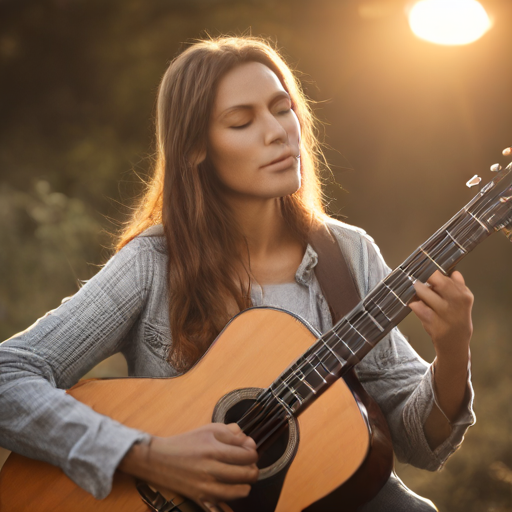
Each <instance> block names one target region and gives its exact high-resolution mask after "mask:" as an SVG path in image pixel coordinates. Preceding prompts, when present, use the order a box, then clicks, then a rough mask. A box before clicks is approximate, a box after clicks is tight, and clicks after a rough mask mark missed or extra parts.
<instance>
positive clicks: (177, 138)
mask: <svg viewBox="0 0 512 512" xmlns="http://www.w3.org/2000/svg"><path fill="white" fill-rule="evenodd" d="M252 61H256V62H261V63H262V64H265V65H266V66H267V67H269V68H270V69H271V70H272V71H273V72H274V73H275V74H276V75H277V77H278V78H279V80H280V81H281V83H282V85H283V87H284V88H285V89H286V91H287V92H288V93H289V94H290V97H291V99H292V108H293V110H294V111H295V113H296V115H297V117H298V119H299V123H300V126H301V147H300V155H301V176H302V185H301V188H300V189H299V190H298V191H297V192H295V193H294V194H292V195H289V196H286V197H283V198H281V208H282V212H283V216H284V218H285V220H286V222H287V224H288V226H289V228H290V230H291V231H292V232H293V234H294V236H295V237H297V238H298V239H299V240H301V241H303V242H305V241H306V240H307V235H308V231H309V228H310V226H311V224H312V222H315V221H316V220H321V219H323V218H324V216H325V212H324V209H323V205H322V195H321V185H320V180H319V172H318V171H319V169H318V165H319V161H320V158H319V157H322V158H323V156H322V153H321V150H320V147H319V144H318V139H317V137H316V130H315V123H314V116H313V114H312V112H311V109H310V106H309V104H308V101H307V100H306V98H305V96H304V94H303V92H302V90H301V87H300V85H299V82H298V80H297V79H296V78H295V77H294V75H293V74H292V72H291V71H290V69H289V67H288V66H287V65H286V63H285V62H284V60H283V59H282V58H281V57H280V55H279V54H278V52H277V51H276V50H274V49H273V48H272V46H271V45H270V44H269V43H268V42H266V41H265V40H263V39H261V38H256V37H219V38H216V39H210V40H204V41H200V42H197V43H195V44H193V45H192V46H190V47H188V48H187V49H186V50H185V51H184V52H183V53H181V54H180V55H179V56H178V57H176V58H175V59H174V60H173V61H172V62H171V64H170V65H169V68H168V69H167V71H166V73H165V74H164V76H163V78H162V81H161V83H160V87H159V90H158V100H157V123H156V137H157V159H156V164H155V169H154V175H153V177H152V179H151V181H150V182H149V184H148V186H147V190H146V192H145V194H144V195H143V197H142V200H141V201H140V203H139V205H138V207H137V208H136V209H135V211H134V213H133V215H132V217H131V220H130V221H129V223H128V224H127V225H126V227H125V228H124V230H123V231H122V233H121V234H120V237H119V240H118V243H117V250H119V249H121V248H122V247H123V246H124V245H126V244H127V243H128V242H129V241H130V240H132V239H133V238H134V237H136V236H137V235H138V234H140V233H141V232H142V231H144V230H145V229H146V228H148V227H150V226H152V225H154V224H158V223H162V224H163V227H164V233H165V238H166V243H167V250H168V258H169V259H168V279H169V320H170V328H171V332H172V337H173V343H172V347H171V352H170V354H169V360H170V362H171V363H172V364H173V365H174V366H175V367H176V368H177V369H179V370H185V369H187V368H190V366H191V365H192V364H193V363H194V362H195V361H196V360H197V359H198V358H199V357H200V356H201V355H202V354H203V353H204V352H205V351H206V350H207V348H208V347H209V346H210V344H211V343H212V341H213V340H214V339H215V337H216V336H217V335H218V333H219V332H220V331H221V330H222V328H223V327H224V325H225V324H226V322H227V321H228V320H229V318H230V316H232V314H233V313H234V312H238V311H241V310H243V309H245V308H247V307H250V306H251V298H250V269H245V272H246V273H247V277H249V280H248V281H247V280H245V282H249V285H248V286H247V285H246V286H244V284H243V282H244V280H243V279H242V276H240V274H239V270H238V269H240V262H241V252H240V251H241V250H240V247H243V246H244V243H243V242H244V238H243V236H242V234H241V232H240V229H239V228H238V225H237V223H236V220H235V218H234V217H233V215H232V213H231V211H230V209H229V208H228V207H227V206H226V204H224V203H223V201H222V196H221V194H219V182H218V180H217V177H216V173H215V172H214V169H213V168H212V165H211V164H210V162H209V159H208V154H207V133H208V124H209V117H210V113H211V111H212V106H213V102H214V99H215V94H216V86H217V84H218V82H219V80H220V79H221V78H222V77H223V76H224V75H225V74H226V73H227V72H228V71H229V70H231V69H233V68H234V67H235V66H238V65H240V64H242V63H245V62H252ZM200 154H206V158H205V159H204V160H203V161H201V162H200V163H197V162H198V158H197V155H200ZM228 304H230V306H229V307H228Z"/></svg>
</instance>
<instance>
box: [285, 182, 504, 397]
mask: <svg viewBox="0 0 512 512" xmlns="http://www.w3.org/2000/svg"><path fill="white" fill-rule="evenodd" d="M500 194H503V192H501V193H500V192H498V193H496V194H493V195H492V196H489V197H486V196H485V195H484V196H481V197H480V198H478V200H479V199H482V198H484V199H486V200H483V201H481V202H480V204H479V202H478V200H477V201H475V205H476V208H475V210H473V212H470V211H469V208H468V209H466V208H463V209H462V210H460V211H459V212H458V214H456V215H455V217H454V219H455V222H454V224H453V226H448V225H449V223H450V222H451V220H450V221H448V223H447V225H445V226H448V228H449V227H451V228H452V231H449V230H448V228H446V229H443V228H444V226H443V228H441V229H440V230H438V231H437V232H436V233H434V235H433V236H432V237H431V238H430V239H429V240H427V242H425V243H424V244H423V245H422V246H420V248H421V247H424V248H425V249H427V251H428V250H429V247H427V244H428V243H429V242H430V241H434V240H435V238H436V237H438V236H440V235H442V234H443V233H446V234H448V235H449V237H450V238H453V239H452V240H447V239H446V236H444V237H443V238H442V241H441V243H438V244H435V245H434V246H433V247H432V249H431V250H430V251H428V252H429V254H430V255H432V258H434V259H435V256H434V252H435V251H437V253H438V254H442V253H443V251H445V250H447V249H448V250H450V249H456V250H461V248H462V244H463V242H462V244H460V245H459V243H458V242H459V240H458V239H459V237H460V235H463V236H462V238H465V239H466V240H467V239H468V238H469V236H468V233H469V232H471V230H472V229H473V230H474V228H475V227H476V228H477V229H479V228H480V227H481V226H480V225H479V221H480V220H481V217H484V216H485V214H486V213H487V212H489V210H490V209H491V208H492V207H493V206H492V204H491V206H489V204H490V203H492V202H493V200H494V202H496V201H495V200H496V196H497V195H500ZM469 204H470V205H471V203H469ZM471 206H473V205H471ZM482 210H485V212H484V214H482ZM463 212H464V213H466V215H463V216H462V219H457V217H458V216H459V215H461V214H463ZM471 213H473V215H474V216H475V217H476V219H475V218H472V216H471ZM477 223H478V224H477ZM443 242H444V245H443ZM456 246H459V247H458V248H457V247H456ZM417 251H418V249H417V250H416V251H415V252H416V253H417ZM416 255H417V254H416ZM464 255H465V252H464V251H463V254H462V255H461V257H463V256H464ZM413 256H415V254H414V253H413V255H411V257H413ZM413 259H414V258H413ZM425 263H427V267H428V259H427V258H424V259H422V260H420V261H419V262H417V263H416V265H415V267H416V268H414V262H411V264H410V266H409V268H408V270H409V271H410V273H408V272H407V271H406V269H405V268H402V266H401V265H400V266H399V267H397V269H400V270H401V271H402V272H403V273H404V274H405V277H404V283H406V282H407V279H408V277H407V276H409V277H411V274H412V275H414V274H415V273H416V272H417V271H419V270H420V269H421V267H422V266H423V265H424V264H425ZM402 265H403V264H402ZM441 265H442V264H441ZM406 268H407V267H406ZM395 270H396V269H395ZM393 274H394V272H392V273H391V274H389V276H391V277H392V279H393V278H397V281H398V286H397V288H398V287H399V286H401V285H402V284H403V283H400V279H399V278H398V276H397V275H393ZM389 276H388V277H389ZM381 284H382V283H381ZM378 288H379V285H377V287H376V288H375V289H374V290H372V292H376V293H375V294H378V292H380V291H384V290H382V288H381V290H379V289H378ZM390 292H391V290H389V292H388V293H387V294H386V295H385V296H384V298H383V299H382V302H384V301H385V300H386V299H387V298H390ZM391 299H392V301H393V302H396V301H395V300H394V299H393V297H392V296H391ZM399 308H400V310H402V309H403V308H402V307H401V306H400V305H399ZM359 312H360V311H359ZM359 312H358V313H359ZM400 312H401V311H400ZM362 313H363V314H362V315H361V317H360V319H361V320H362V322H361V324H358V325H356V321H357V319H356V321H353V322H354V324H353V325H351V322H350V319H345V318H344V319H342V321H340V322H339V324H341V325H338V328H337V329H336V331H334V330H335V328H336V326H334V327H333V329H331V330H330V331H328V333H325V334H329V333H331V334H329V336H328V338H327V339H325V338H324V337H325V334H324V335H323V336H321V337H320V338H319V339H318V340H317V342H316V343H315V344H314V345H313V346H312V347H311V349H313V348H315V347H317V348H316V349H315V350H311V349H309V350H308V352H309V351H311V352H310V353H309V354H308V355H307V356H306V358H305V359H304V360H303V361H302V362H301V363H300V364H299V365H298V366H297V368H296V369H294V368H293V366H292V368H291V369H290V370H289V372H290V374H289V375H288V377H285V379H284V380H282V379H281V383H280V384H278V386H277V387H276V388H275V391H276V392H278V394H281V393H282V391H283V387H284V386H286V390H287V393H290V394H291V395H292V396H294V397H295V398H296V399H297V400H299V399H298V397H297V396H296V395H295V394H294V393H293V391H291V389H290V385H291V382H292V380H293V379H299V380H302V379H301V378H300V377H299V376H297V375H296V373H295V371H296V370H300V371H301V373H302V374H303V376H304V378H306V380H307V376H308V375H310V374H311V373H312V372H314V371H316V368H318V364H317V365H316V366H315V365H314V362H313V360H312V359H313V357H315V358H316V359H318V361H319V362H320V364H322V365H323V363H324V362H325V361H326V358H325V356H324V355H322V354H321V351H327V350H328V349H327V347H326V344H328V345H329V347H330V348H333V349H334V348H335V347H336V346H337V345H338V344H339V343H343V345H344V346H345V347H346V348H347V349H348V350H350V351H351V352H353V351H352V350H351V348H350V347H349V346H348V344H347V342H346V341H345V340H343V339H340V337H339V336H338V335H337V333H338V332H340V331H341V330H342V328H344V327H346V326H347V324H348V325H349V327H348V331H349V332H350V329H352V330H353V331H355V332H356V333H357V334H358V335H359V337H361V338H362V339H363V346H365V345H366V344H369V345H370V346H371V348H373V346H375V344H376V343H377V341H380V339H379V338H377V341H376V342H375V344H373V345H372V344H371V343H368V340H366V337H365V336H363V335H361V334H360V333H359V332H358V331H359V330H362V331H364V330H365V329H363V328H362V327H364V322H365V318H366V317H365V316H364V313H369V312H368V311H367V309H366V308H365V307H364V305H363V310H362ZM343 320H345V322H343ZM367 324H368V323H367ZM333 331H334V332H333ZM384 336H385V335H384ZM384 336H382V337H384ZM335 338H336V339H337V340H338V341H335V343H334V344H332V343H331V342H332V340H333V339H335ZM360 348H362V347H360ZM358 352H360V349H358V350H356V352H355V355H357V353H358ZM331 356H332V354H331V353H330V352H328V353H327V357H331ZM305 364H309V368H310V369H309V370H306V372H304V371H303V368H305ZM340 364H341V363H340ZM323 366H324V368H325V369H326V371H327V372H328V373H331V375H332V371H331V370H330V369H329V367H328V366H325V365H323ZM341 367H343V366H341ZM316 373H319V372H318V371H316ZM326 376H327V375H326ZM334 376H335V377H336V375H335V374H334ZM322 378H323V377H322ZM323 380H324V381H325V379H323ZM326 383H327V381H326ZM320 390H321V388H320V389H319V390H318V391H320ZM304 398H308V397H304ZM299 402H300V400H299Z"/></svg>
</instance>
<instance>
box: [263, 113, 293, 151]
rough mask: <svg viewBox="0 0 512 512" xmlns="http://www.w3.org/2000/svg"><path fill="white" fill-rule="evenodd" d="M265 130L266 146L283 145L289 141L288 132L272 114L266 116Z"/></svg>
mask: <svg viewBox="0 0 512 512" xmlns="http://www.w3.org/2000/svg"><path fill="white" fill-rule="evenodd" d="M264 130H265V132H264V138H265V144H266V145H268V144H273V143H275V142H280V143H283V142H287V141H288V132H287V131H286V129H285V127H284V126H283V125H282V124H281V122H280V121H279V120H278V119H277V118H276V117H275V116H274V115H273V114H272V113H271V112H268V113H267V114H266V116H265V123H264Z"/></svg>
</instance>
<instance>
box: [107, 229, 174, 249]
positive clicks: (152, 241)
mask: <svg viewBox="0 0 512 512" xmlns="http://www.w3.org/2000/svg"><path fill="white" fill-rule="evenodd" d="M121 253H126V254H127V255H130V256H134V255H139V256H142V257H144V255H145V256H151V255H154V256H157V257H158V256H165V255H166V254H167V247H166V244H165V236H164V231H163V227H162V225H161V224H157V225H155V226H151V227H150V228H148V229H146V230H145V231H143V232H142V233H140V234H139V235H137V236H136V237H135V238H133V240H130V242H128V243H127V244H126V245H125V246H124V247H123V248H122V249H120V250H119V251H118V252H117V254H121Z"/></svg>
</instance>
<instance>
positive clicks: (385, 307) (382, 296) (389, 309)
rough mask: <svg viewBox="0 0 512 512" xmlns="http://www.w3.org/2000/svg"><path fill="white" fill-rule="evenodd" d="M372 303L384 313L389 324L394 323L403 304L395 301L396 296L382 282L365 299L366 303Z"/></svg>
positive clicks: (400, 312)
mask: <svg viewBox="0 0 512 512" xmlns="http://www.w3.org/2000/svg"><path fill="white" fill-rule="evenodd" d="M369 300H371V301H373V302H374V303H375V304H377V305H378V307H379V309H380V310H381V311H382V312H383V313H384V315H385V316H386V318H387V319H388V320H389V322H394V321H395V320H396V318H398V317H400V315H401V314H402V311H403V309H404V308H403V303H401V302H400V301H398V300H396V294H394V293H391V290H390V289H389V287H388V286H387V285H385V283H384V281H381V282H380V283H379V284H378V285H377V286H376V287H375V288H374V289H373V290H372V291H371V292H370V293H369V294H368V295H367V297H366V298H365V303H367V301H369Z"/></svg>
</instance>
